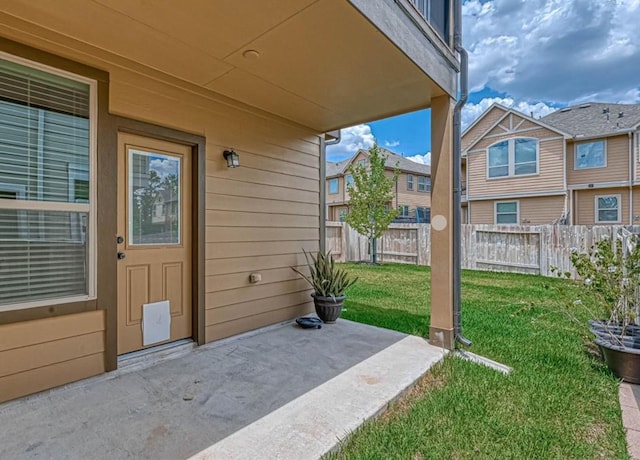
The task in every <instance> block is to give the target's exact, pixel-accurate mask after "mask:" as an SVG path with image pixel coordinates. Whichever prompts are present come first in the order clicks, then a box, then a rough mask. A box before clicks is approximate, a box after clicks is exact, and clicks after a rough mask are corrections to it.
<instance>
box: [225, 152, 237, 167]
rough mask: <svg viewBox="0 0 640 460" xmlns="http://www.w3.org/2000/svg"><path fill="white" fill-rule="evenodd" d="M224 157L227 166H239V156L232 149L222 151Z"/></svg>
mask: <svg viewBox="0 0 640 460" xmlns="http://www.w3.org/2000/svg"><path fill="white" fill-rule="evenodd" d="M222 154H223V155H224V159H225V160H227V168H237V167H238V166H240V156H239V155H238V154H237V153H236V152H235V151H234V150H225V151H224V152H222Z"/></svg>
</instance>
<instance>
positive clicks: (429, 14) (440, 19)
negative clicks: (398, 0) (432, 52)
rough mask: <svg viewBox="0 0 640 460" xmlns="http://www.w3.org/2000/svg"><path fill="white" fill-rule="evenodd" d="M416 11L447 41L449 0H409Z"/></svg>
mask: <svg viewBox="0 0 640 460" xmlns="http://www.w3.org/2000/svg"><path fill="white" fill-rule="evenodd" d="M409 1H410V2H411V3H412V4H413V6H414V7H415V8H416V10H418V12H419V13H420V14H421V15H422V16H423V17H424V18H425V19H426V20H427V22H429V24H431V25H432V26H433V28H434V29H436V31H437V32H438V34H440V36H441V37H442V38H443V40H444V41H445V43H449V12H450V3H451V2H450V0H409Z"/></svg>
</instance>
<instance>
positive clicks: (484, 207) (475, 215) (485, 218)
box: [468, 200, 494, 224]
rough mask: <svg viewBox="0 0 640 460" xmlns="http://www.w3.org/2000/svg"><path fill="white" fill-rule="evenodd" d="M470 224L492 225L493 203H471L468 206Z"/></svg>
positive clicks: (488, 201) (490, 201) (489, 201)
mask: <svg viewBox="0 0 640 460" xmlns="http://www.w3.org/2000/svg"><path fill="white" fill-rule="evenodd" d="M468 206H469V210H470V211H471V222H470V223H472V224H493V221H494V215H493V201H492V200H487V201H473V202H469V204H468Z"/></svg>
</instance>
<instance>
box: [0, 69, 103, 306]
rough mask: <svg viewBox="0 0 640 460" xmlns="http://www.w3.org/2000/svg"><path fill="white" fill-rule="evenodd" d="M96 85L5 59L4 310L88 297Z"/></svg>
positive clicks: (0, 144)
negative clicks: (91, 118)
mask: <svg viewBox="0 0 640 460" xmlns="http://www.w3.org/2000/svg"><path fill="white" fill-rule="evenodd" d="M89 108H90V87H89V85H88V84H86V83H83V82H79V81H75V80H72V79H69V78H66V77H62V76H59V75H54V74H50V73H47V72H44V71H42V70H40V69H35V68H29V67H26V66H24V65H21V64H17V63H14V62H10V61H6V60H2V59H0V306H6V305H12V304H16V303H24V302H33V301H41V300H45V299H46V300H48V299H51V300H52V302H54V301H55V299H59V298H69V297H75V296H86V295H88V293H89V286H88V281H87V280H88V279H89V269H90V264H89V251H88V241H89V237H88V233H89V232H88V223H89V221H90V220H89V217H90V193H89V191H90V186H91V184H90V181H89V177H90V174H89V173H90V171H89V166H90V124H89Z"/></svg>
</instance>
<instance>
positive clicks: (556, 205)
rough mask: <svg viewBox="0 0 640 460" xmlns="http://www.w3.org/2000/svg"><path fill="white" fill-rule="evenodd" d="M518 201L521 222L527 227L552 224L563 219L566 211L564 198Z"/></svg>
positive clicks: (522, 199)
mask: <svg viewBox="0 0 640 460" xmlns="http://www.w3.org/2000/svg"><path fill="white" fill-rule="evenodd" d="M518 201H519V202H520V222H521V223H524V224H526V225H545V224H552V223H553V222H554V221H556V220H558V219H560V218H561V217H562V215H563V212H564V210H565V197H564V196H543V197H535V198H520V199H519V200H518ZM567 206H568V203H567Z"/></svg>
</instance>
